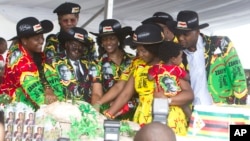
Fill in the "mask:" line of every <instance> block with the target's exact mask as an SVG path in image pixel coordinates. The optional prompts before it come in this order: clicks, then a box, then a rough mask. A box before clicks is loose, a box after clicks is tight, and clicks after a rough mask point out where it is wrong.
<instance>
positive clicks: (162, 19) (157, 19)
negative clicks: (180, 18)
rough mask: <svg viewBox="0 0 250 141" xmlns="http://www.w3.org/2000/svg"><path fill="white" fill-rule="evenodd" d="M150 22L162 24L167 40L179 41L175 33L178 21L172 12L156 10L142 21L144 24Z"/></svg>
mask: <svg viewBox="0 0 250 141" xmlns="http://www.w3.org/2000/svg"><path fill="white" fill-rule="evenodd" d="M148 23H156V24H158V25H159V26H161V27H162V29H163V33H164V37H165V40H166V41H173V42H178V41H177V38H176V37H175V35H174V33H173V29H174V26H175V24H176V22H175V21H174V20H173V17H172V16H171V15H170V14H168V13H165V12H155V13H154V14H153V16H152V17H150V18H147V19H145V20H144V21H142V24H148Z"/></svg>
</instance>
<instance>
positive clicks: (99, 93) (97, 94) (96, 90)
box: [91, 83, 103, 105]
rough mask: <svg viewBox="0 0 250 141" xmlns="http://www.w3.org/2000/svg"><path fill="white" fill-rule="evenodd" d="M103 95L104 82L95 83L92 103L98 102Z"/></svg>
mask: <svg viewBox="0 0 250 141" xmlns="http://www.w3.org/2000/svg"><path fill="white" fill-rule="evenodd" d="M102 95H103V90H102V84H101V83H93V86H92V96H91V104H92V105H94V104H96V103H97V101H98V100H100V99H101V97H102ZM98 104H99V103H98Z"/></svg>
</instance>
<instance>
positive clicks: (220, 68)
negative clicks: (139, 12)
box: [175, 10, 247, 105]
mask: <svg viewBox="0 0 250 141" xmlns="http://www.w3.org/2000/svg"><path fill="white" fill-rule="evenodd" d="M207 26H208V24H207V23H205V24H201V25H199V17H198V14H197V13H196V12H195V11H188V10H185V11H180V12H179V13H178V15H177V26H176V31H175V33H176V36H177V37H178V41H179V43H180V44H181V45H182V47H183V48H185V50H184V53H185V56H184V60H186V61H184V62H187V65H188V68H189V73H190V80H191V86H192V89H193V90H194V94H195V99H194V102H193V103H194V105H200V104H202V105H210V104H213V103H227V104H246V96H247V86H246V77H245V73H244V70H243V68H242V65H241V62H240V59H239V57H238V55H237V52H236V49H235V48H234V46H233V44H232V42H231V40H230V39H229V38H228V37H226V36H206V35H204V34H202V33H200V29H202V28H205V27H207ZM204 53H205V54H204ZM187 65H186V66H187Z"/></svg>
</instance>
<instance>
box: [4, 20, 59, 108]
mask: <svg viewBox="0 0 250 141" xmlns="http://www.w3.org/2000/svg"><path fill="white" fill-rule="evenodd" d="M52 29H53V24H52V22H50V21H48V20H44V21H41V22H40V21H38V20H37V19H36V18H34V17H27V18H24V19H22V20H20V21H19V22H18V23H17V26H16V32H17V36H16V37H13V38H12V39H11V40H17V43H16V44H13V46H11V47H10V50H9V52H8V56H7V60H6V66H5V70H6V71H5V73H4V79H3V83H2V84H1V92H0V93H1V94H7V95H9V96H10V97H11V98H13V99H15V100H16V101H20V102H23V103H25V104H27V105H30V106H31V107H33V108H34V109H35V110H37V109H38V108H39V105H41V104H45V103H46V104H49V103H52V102H54V101H56V100H58V99H59V100H60V99H62V95H63V93H62V87H60V86H59V87H57V86H56V85H58V84H59V81H54V82H51V81H47V79H46V78H45V75H46V72H45V70H43V67H44V54H43V53H42V45H43V42H44V37H43V34H44V33H48V32H50V31H51V30H52Z"/></svg>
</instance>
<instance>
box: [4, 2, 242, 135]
mask: <svg viewBox="0 0 250 141" xmlns="http://www.w3.org/2000/svg"><path fill="white" fill-rule="evenodd" d="M80 10H81V6H80V5H78V4H75V3H71V2H66V3H63V4H61V5H59V6H58V7H57V8H56V9H55V10H54V11H53V12H54V13H56V14H57V15H58V23H59V25H60V27H61V28H60V31H59V32H58V33H56V34H51V35H49V36H48V37H47V38H46V43H45V47H43V43H44V41H45V40H44V37H43V34H44V33H49V32H50V31H51V30H52V29H53V24H52V22H51V21H49V20H43V21H39V20H38V19H36V18H35V17H26V18H23V19H22V20H20V21H19V22H18V23H17V26H16V32H17V36H15V37H13V38H12V39H11V40H12V41H13V44H12V45H11V46H10V48H9V49H8V55H7V59H6V63H5V67H4V73H3V74H2V76H1V77H2V83H1V85H0V88H1V89H0V93H1V94H7V95H9V96H10V97H11V98H12V99H13V100H15V101H20V102H24V103H26V104H27V105H30V106H31V107H33V108H34V109H35V110H37V109H39V107H40V105H41V104H50V103H53V102H55V101H63V100H81V101H86V102H88V103H90V104H92V105H93V106H94V107H95V108H96V110H98V111H100V112H101V113H103V114H104V115H105V116H107V117H108V118H111V119H114V118H117V119H130V120H133V121H134V122H136V123H138V124H140V125H141V126H144V125H145V124H149V123H151V122H152V120H153V117H152V112H153V111H152V102H153V99H154V98H165V99H167V100H168V103H169V105H170V106H169V114H168V118H167V119H166V120H167V123H168V126H169V127H170V128H172V129H173V131H174V132H175V133H176V134H178V135H186V133H187V126H188V120H189V118H190V116H191V112H192V105H211V104H216V103H226V104H245V103H246V97H247V83H246V77H245V73H244V70H243V67H242V65H241V62H240V60H239V57H238V55H237V52H236V49H235V48H234V46H233V44H232V42H231V40H230V39H229V38H228V37H226V36H206V35H204V34H202V33H200V29H202V28H205V27H207V26H208V24H199V17H198V14H197V12H195V11H190V10H183V11H180V12H179V13H178V15H177V18H176V21H175V20H174V18H173V17H172V16H171V15H169V14H168V13H164V12H156V13H154V14H153V16H152V17H149V18H147V19H145V20H144V21H142V24H141V25H139V26H138V27H137V28H136V29H135V30H133V29H132V28H131V27H130V26H126V27H122V25H121V23H120V22H119V21H118V20H116V19H105V20H103V21H101V22H100V24H99V33H93V32H88V31H87V30H85V29H83V28H81V27H77V23H78V20H79V18H80V17H79V13H80ZM89 33H90V34H92V35H93V36H95V37H96V39H95V41H96V43H97V45H98V50H97V49H96V48H95V42H94V39H92V38H91V37H90V36H89ZM0 43H1V40H0ZM125 45H129V46H130V47H131V48H133V49H134V50H136V55H135V56H134V55H133V54H130V53H128V52H126V51H125V50H124V46H125ZM97 54H98V56H97ZM145 130H146V129H145Z"/></svg>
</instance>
